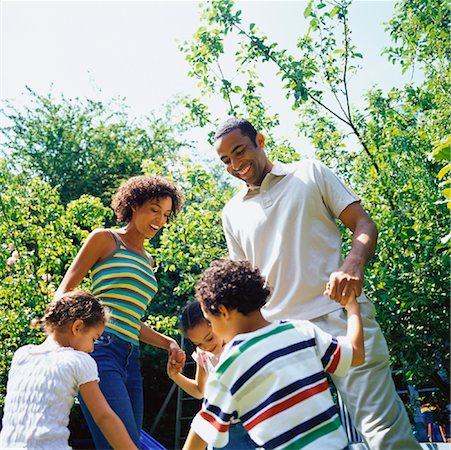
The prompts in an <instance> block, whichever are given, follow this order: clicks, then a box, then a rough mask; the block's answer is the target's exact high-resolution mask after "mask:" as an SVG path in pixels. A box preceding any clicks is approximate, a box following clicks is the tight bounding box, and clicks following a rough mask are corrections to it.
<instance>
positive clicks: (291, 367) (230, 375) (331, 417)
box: [191, 321, 352, 450]
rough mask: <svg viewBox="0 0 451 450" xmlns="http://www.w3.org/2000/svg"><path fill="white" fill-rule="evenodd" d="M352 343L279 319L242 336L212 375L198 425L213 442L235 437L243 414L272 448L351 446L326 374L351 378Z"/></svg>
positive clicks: (247, 424) (196, 428) (304, 324)
mask: <svg viewBox="0 0 451 450" xmlns="http://www.w3.org/2000/svg"><path fill="white" fill-rule="evenodd" d="M351 361H352V347H351V345H350V344H349V342H348V341H347V339H346V338H341V337H340V338H334V337H332V336H330V335H329V334H327V333H325V332H323V331H322V330H320V329H319V328H318V327H317V326H315V325H313V324H312V323H310V322H308V321H293V322H274V323H272V324H271V325H268V326H267V327H264V328H261V329H259V330H257V331H254V332H252V333H245V334H239V335H237V336H235V338H234V339H233V340H232V341H231V342H229V343H228V344H227V345H226V347H225V348H224V350H223V353H222V355H221V359H220V361H219V364H218V365H217V366H216V370H215V371H214V372H212V373H211V374H210V375H209V376H208V380H207V384H206V391H205V398H204V402H203V405H202V409H201V411H200V412H199V413H198V414H197V415H196V417H195V418H194V420H193V423H192V425H191V426H192V428H193V429H194V431H195V432H196V433H197V434H198V435H199V436H200V437H201V438H202V439H203V440H204V441H206V442H207V443H208V444H210V445H212V446H213V447H223V446H224V445H226V444H227V442H228V430H229V425H230V421H231V420H234V419H240V420H241V422H242V423H243V425H244V428H245V429H246V430H247V432H248V433H249V435H250V437H251V438H252V440H253V441H254V442H256V443H257V444H258V445H259V446H261V447H263V448H265V449H293V450H299V449H304V448H305V449H317V450H319V449H321V450H323V449H327V450H339V449H343V448H344V447H346V445H347V439H346V435H345V433H344V431H343V429H342V427H341V423H340V419H339V417H338V414H337V411H336V407H335V404H334V402H333V400H332V396H331V394H330V390H329V385H328V382H327V378H326V373H325V372H329V373H334V374H335V375H341V376H343V375H346V373H347V372H348V370H349V367H350V365H351Z"/></svg>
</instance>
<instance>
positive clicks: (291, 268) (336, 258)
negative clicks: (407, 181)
mask: <svg viewBox="0 0 451 450" xmlns="http://www.w3.org/2000/svg"><path fill="white" fill-rule="evenodd" d="M358 201H360V199H359V197H358V196H357V195H356V194H354V193H353V192H352V191H351V190H350V189H349V188H348V187H347V186H346V185H345V184H344V183H343V182H342V181H341V180H340V179H339V178H338V177H337V176H336V175H335V174H334V173H333V172H332V171H331V170H330V169H328V168H327V167H326V166H325V165H324V164H322V163H320V162H319V161H316V160H303V161H300V162H296V163H292V164H282V163H280V162H277V161H276V162H274V166H273V169H272V171H271V172H270V173H269V174H267V175H266V177H265V178H264V180H263V182H262V184H261V186H260V187H259V188H252V189H250V188H249V187H248V186H246V187H244V188H243V189H242V190H241V191H239V192H238V193H237V194H236V195H235V196H234V197H233V198H232V199H231V200H230V201H229V202H228V203H227V204H226V206H225V207H224V210H223V215H222V220H223V227H224V233H225V236H226V240H227V246H228V250H229V255H230V258H231V259H247V260H249V261H250V262H251V263H252V264H253V265H255V266H257V267H258V268H259V269H260V271H261V272H262V275H263V276H264V277H265V278H266V280H267V282H268V285H269V286H270V288H271V295H270V298H269V300H268V302H267V304H266V306H265V308H263V310H262V312H263V314H264V316H265V318H266V319H267V320H270V321H273V320H281V319H306V320H308V319H313V318H315V317H319V316H322V315H323V314H327V313H329V312H332V311H334V310H337V309H339V308H341V306H340V305H339V304H338V303H336V302H334V301H332V300H330V299H329V298H328V297H325V296H324V295H323V291H324V289H325V287H326V283H327V282H328V280H329V275H330V274H331V273H332V272H334V271H335V270H337V269H338V268H339V267H340V265H341V263H342V256H341V237H340V232H339V229H338V227H337V225H336V223H335V219H336V218H338V216H339V215H340V214H341V212H342V211H343V210H344V209H345V208H346V207H347V206H349V205H350V204H351V203H354V202H358ZM358 300H359V301H365V300H366V297H365V295H364V294H362V295H361V296H360V297H359V299H358Z"/></svg>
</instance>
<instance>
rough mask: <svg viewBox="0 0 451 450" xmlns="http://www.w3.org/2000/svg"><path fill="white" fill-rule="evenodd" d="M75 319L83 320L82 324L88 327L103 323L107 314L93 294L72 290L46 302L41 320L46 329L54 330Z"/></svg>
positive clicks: (106, 318)
mask: <svg viewBox="0 0 451 450" xmlns="http://www.w3.org/2000/svg"><path fill="white" fill-rule="evenodd" d="M77 319H80V320H83V323H84V325H85V326H86V327H87V328H89V327H92V326H95V325H98V324H101V323H105V322H106V321H107V320H108V314H107V312H106V310H105V308H104V307H103V306H102V304H101V303H100V302H99V301H98V300H97V299H96V298H95V297H94V296H93V295H91V294H89V293H88V292H84V291H73V292H68V293H66V294H64V295H63V296H62V297H61V298H59V299H58V300H54V301H53V302H52V303H50V304H48V305H47V308H46V310H45V314H44V317H43V318H42V319H41V322H42V323H43V324H44V326H45V328H46V330H48V331H54V330H56V329H58V328H64V327H65V326H66V325H68V324H70V323H72V322H73V321H74V320H77Z"/></svg>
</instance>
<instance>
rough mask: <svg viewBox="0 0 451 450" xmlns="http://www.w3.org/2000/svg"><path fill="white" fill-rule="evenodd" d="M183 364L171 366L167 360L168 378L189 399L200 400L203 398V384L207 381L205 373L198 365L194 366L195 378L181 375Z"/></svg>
mask: <svg viewBox="0 0 451 450" xmlns="http://www.w3.org/2000/svg"><path fill="white" fill-rule="evenodd" d="M183 366H184V364H173V363H171V361H170V358H168V365H167V373H168V376H169V378H170V379H171V380H172V381H174V383H175V384H177V385H178V386H180V387H181V388H182V389H183V390H184V391H185V392H186V393H187V394H189V395H191V397H194V398H198V399H201V398H203V397H204V389H205V382H206V380H207V376H208V375H207V372H206V371H205V369H204V368H203V367H201V366H200V365H199V364H196V378H195V379H194V380H193V379H191V378H188V377H186V376H185V375H183V374H182V373H181V372H182V369H183Z"/></svg>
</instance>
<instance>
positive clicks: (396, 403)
mask: <svg viewBox="0 0 451 450" xmlns="http://www.w3.org/2000/svg"><path fill="white" fill-rule="evenodd" d="M360 310H361V314H362V320H363V329H364V337H365V359H366V361H365V364H363V365H361V366H359V367H352V368H351V370H350V371H349V374H348V375H347V376H346V377H337V376H332V379H333V382H334V384H335V386H336V388H337V389H338V391H339V392H340V394H341V396H342V398H343V401H344V403H345V405H346V407H347V408H348V411H349V414H350V415H351V418H352V420H353V422H354V425H355V427H356V428H357V430H358V431H359V432H360V434H361V435H362V437H363V438H364V439H365V441H366V443H367V445H368V447H369V448H370V449H371V450H416V449H421V447H420V444H419V443H418V442H417V441H416V439H415V438H414V436H413V434H412V429H411V426H410V422H409V418H408V416H407V413H406V411H405V409H404V405H403V403H402V401H401V399H400V398H399V396H398V394H397V393H396V389H395V385H394V383H393V380H392V376H391V369H390V366H389V355H388V348H387V343H386V342H385V338H384V336H383V335H382V332H381V329H380V327H379V325H378V323H377V322H376V319H375V308H374V305H373V304H372V303H371V302H364V303H361V304H360ZM311 322H313V323H314V324H315V325H317V326H318V327H320V328H321V329H322V330H324V331H326V332H328V333H330V334H331V335H333V336H346V331H347V318H346V311H345V310H344V309H340V310H337V311H333V312H331V313H329V314H326V315H324V316H321V317H318V318H316V319H313V320H311Z"/></svg>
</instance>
